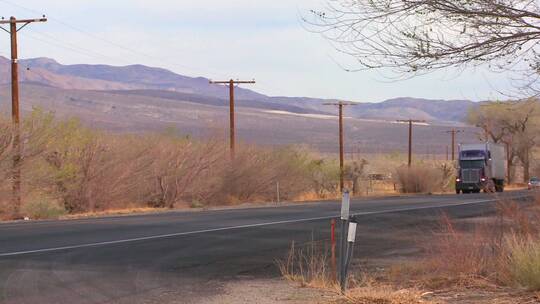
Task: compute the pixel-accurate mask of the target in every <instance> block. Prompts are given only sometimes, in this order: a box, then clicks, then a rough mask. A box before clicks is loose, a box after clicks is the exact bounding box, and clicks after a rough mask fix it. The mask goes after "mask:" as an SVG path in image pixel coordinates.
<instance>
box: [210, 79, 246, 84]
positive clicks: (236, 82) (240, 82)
mask: <svg viewBox="0 0 540 304" xmlns="http://www.w3.org/2000/svg"><path fill="white" fill-rule="evenodd" d="M232 82H233V83H234V84H245V83H247V84H254V83H256V82H255V80H233V81H232ZM230 83H231V80H219V81H213V80H210V84H230Z"/></svg>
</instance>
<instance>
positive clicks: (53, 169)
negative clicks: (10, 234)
mask: <svg viewBox="0 0 540 304" xmlns="http://www.w3.org/2000/svg"><path fill="white" fill-rule="evenodd" d="M14 134H15V132H14V130H13V127H12V124H11V121H10V120H9V119H8V117H7V116H0V179H1V180H0V182H1V183H0V218H2V219H12V218H22V217H29V218H31V219H43V218H58V217H61V216H65V215H71V214H87V213H102V212H105V211H108V210H115V211H118V210H137V209H138V210H143V209H144V210H145V209H148V208H152V209H155V208H205V207H212V206H216V205H235V204H240V203H245V202H253V203H257V202H274V201H276V200H277V196H278V193H277V192H278V187H279V198H280V200H281V201H290V200H310V199H333V198H337V197H338V196H339V194H338V187H339V186H338V185H339V163H338V161H337V159H336V157H335V156H333V155H320V154H318V153H316V152H313V151H311V150H309V149H307V148H305V147H302V146H285V147H273V148H272V147H261V146H256V145H248V144H241V145H240V146H239V148H238V151H237V154H236V157H235V158H234V160H231V159H230V156H229V152H228V145H227V143H226V142H224V141H223V140H220V139H217V138H214V137H209V138H206V139H193V138H191V137H190V136H186V135H183V134H181V133H180V132H178V131H176V130H174V129H167V130H164V131H163V132H160V133H144V134H126V133H119V134H116V133H109V132H105V131H99V130H95V129H92V128H89V127H86V126H83V125H82V124H81V123H80V122H79V121H78V120H77V119H58V118H56V117H55V116H54V115H53V114H51V113H48V112H45V111H43V110H40V109H35V110H34V111H33V112H32V113H31V114H29V115H27V117H26V118H25V120H24V121H23V123H22V125H21V161H20V162H19V166H20V169H21V171H22V173H23V174H22V178H21V183H22V203H21V204H20V205H18V204H16V203H14V202H13V200H12V197H13V196H12V178H13V157H14V156H15V155H16V151H15V149H14V146H15V145H14ZM403 160H404V158H403V157H402V155H400V154H396V153H394V154H389V155H382V156H381V155H379V156H375V157H369V156H366V157H365V158H360V159H348V160H347V162H346V166H345V178H346V185H347V187H348V188H350V189H351V190H352V191H353V193H354V194H355V195H356V196H364V195H370V194H386V193H395V192H396V191H400V190H401V191H402V192H407V193H412V192H443V191H446V190H447V188H448V183H447V182H445V180H446V179H448V176H449V175H451V174H452V173H451V170H450V171H449V170H448V167H447V166H448V164H447V163H445V162H440V161H428V160H426V161H422V162H419V163H418V164H417V165H416V166H415V168H414V170H406V169H404V168H401V167H400V166H401V165H402V164H403ZM396 168H398V169H397V172H396ZM426 172H429V173H430V174H432V175H433V176H432V177H433V178H429V179H426V178H425V177H427V176H424V175H425V174H424V173H426ZM371 175H376V176H378V177H377V178H375V179H374V178H373V177H372V176H371ZM394 177H396V178H394ZM420 177H422V178H420ZM378 179H379V180H378ZM428 181H429V183H428Z"/></svg>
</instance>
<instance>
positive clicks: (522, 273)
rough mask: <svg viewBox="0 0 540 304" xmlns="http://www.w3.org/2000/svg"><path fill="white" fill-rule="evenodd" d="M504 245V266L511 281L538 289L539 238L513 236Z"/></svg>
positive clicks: (539, 269)
mask: <svg viewBox="0 0 540 304" xmlns="http://www.w3.org/2000/svg"><path fill="white" fill-rule="evenodd" d="M506 246H507V248H506V251H507V256H506V267H507V269H508V272H509V275H510V278H511V279H512V281H513V282H515V283H517V284H519V285H520V286H523V287H525V288H527V289H529V290H533V291H538V290H540V240H538V239H534V238H531V237H528V238H520V237H518V236H513V237H510V238H508V239H507V242H506Z"/></svg>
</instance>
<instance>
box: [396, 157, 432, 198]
mask: <svg viewBox="0 0 540 304" xmlns="http://www.w3.org/2000/svg"><path fill="white" fill-rule="evenodd" d="M396 182H397V183H398V184H399V186H400V189H401V192H403V193H429V192H434V191H438V190H442V188H441V174H440V172H439V171H438V170H437V169H436V168H434V167H431V166H427V165H422V164H417V165H414V166H411V167H407V166H402V167H399V168H398V169H397V170H396Z"/></svg>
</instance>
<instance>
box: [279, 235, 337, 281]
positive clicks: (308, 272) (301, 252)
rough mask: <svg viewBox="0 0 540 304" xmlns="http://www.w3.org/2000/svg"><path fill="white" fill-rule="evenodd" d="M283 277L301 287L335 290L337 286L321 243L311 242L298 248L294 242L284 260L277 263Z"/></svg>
mask: <svg viewBox="0 0 540 304" xmlns="http://www.w3.org/2000/svg"><path fill="white" fill-rule="evenodd" d="M276 264H277V266H278V268H279V271H280V273H281V275H282V276H283V277H284V278H285V279H287V280H289V281H291V282H295V283H299V284H300V285H301V286H309V287H317V288H333V287H335V286H336V285H335V284H336V282H335V279H334V278H333V274H332V271H331V265H330V258H329V254H328V252H327V250H325V249H324V248H323V246H322V245H321V244H320V243H317V242H310V243H309V244H307V245H305V246H300V247H297V246H295V243H294V242H293V243H292V244H291V247H290V249H289V252H288V254H287V257H286V258H285V259H283V260H278V261H276Z"/></svg>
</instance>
